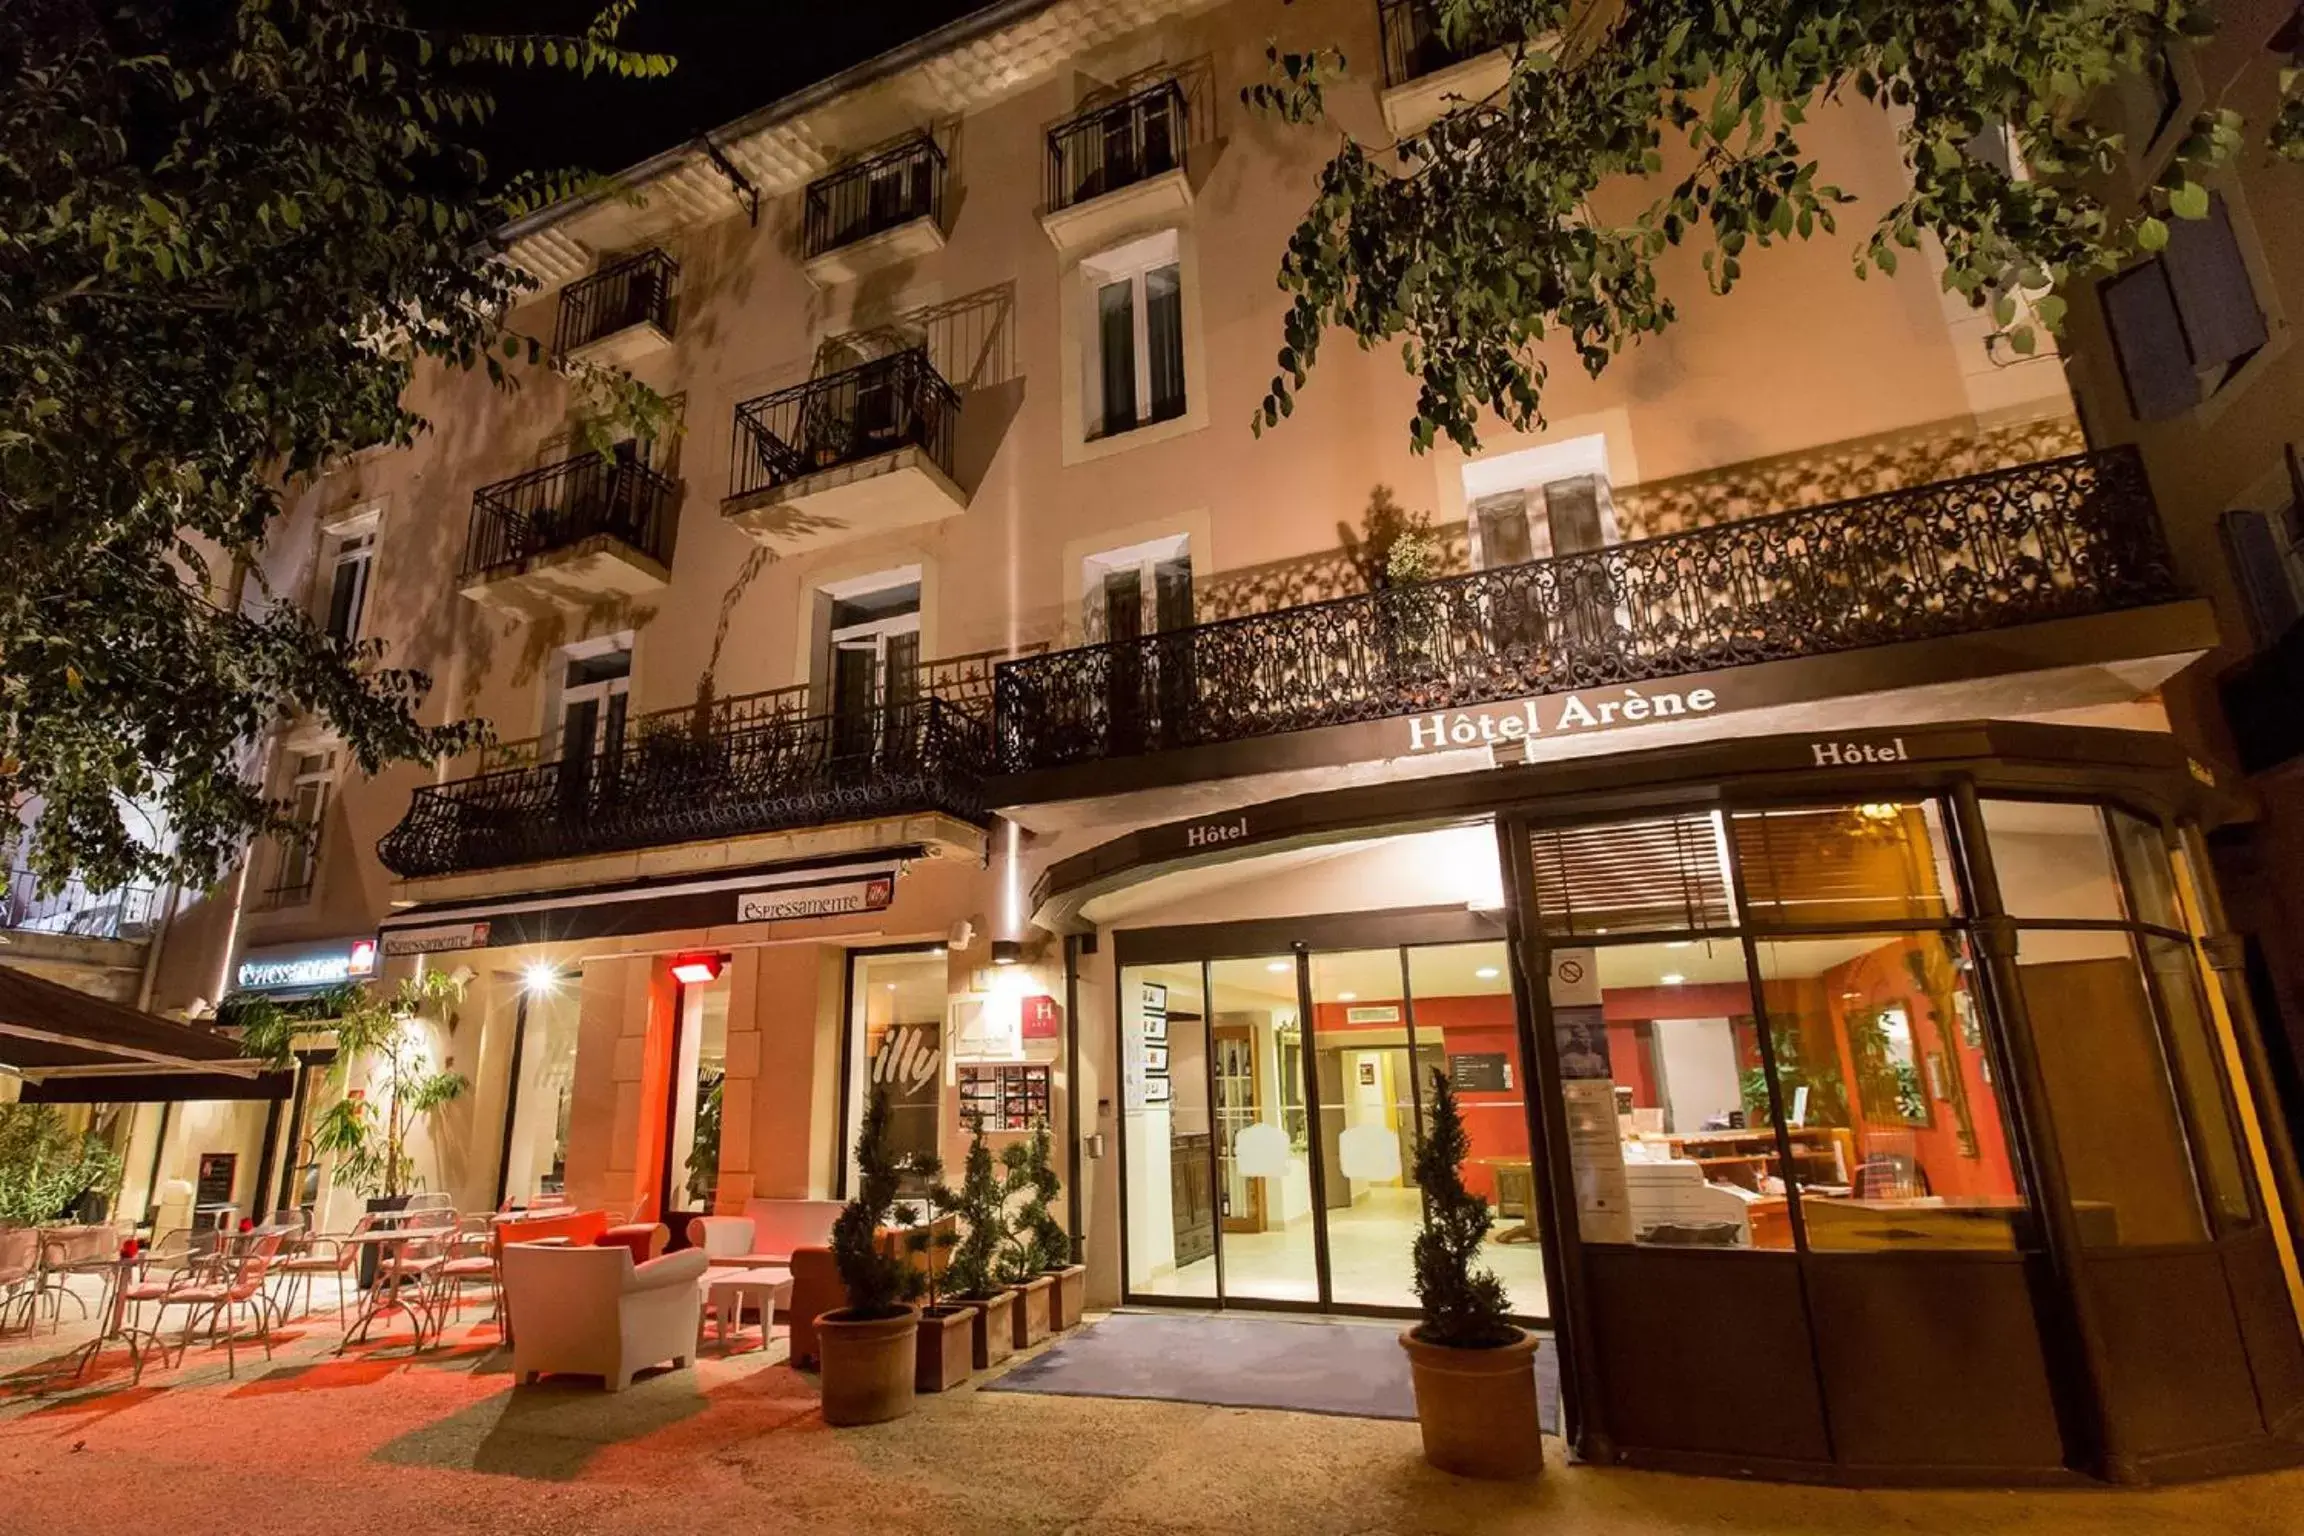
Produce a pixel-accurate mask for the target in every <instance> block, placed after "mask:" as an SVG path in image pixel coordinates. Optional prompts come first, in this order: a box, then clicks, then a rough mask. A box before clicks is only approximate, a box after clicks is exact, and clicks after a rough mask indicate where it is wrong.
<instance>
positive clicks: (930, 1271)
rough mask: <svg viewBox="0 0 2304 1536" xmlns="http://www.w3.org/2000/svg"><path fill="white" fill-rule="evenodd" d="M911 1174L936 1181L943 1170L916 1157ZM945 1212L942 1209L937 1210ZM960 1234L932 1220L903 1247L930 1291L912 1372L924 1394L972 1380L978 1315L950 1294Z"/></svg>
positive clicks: (936, 1186)
mask: <svg viewBox="0 0 2304 1536" xmlns="http://www.w3.org/2000/svg"><path fill="white" fill-rule="evenodd" d="M912 1171H913V1172H914V1173H915V1174H918V1175H919V1176H921V1177H922V1178H927V1179H931V1180H933V1179H935V1177H936V1176H937V1175H938V1174H939V1173H941V1172H942V1171H943V1170H942V1167H941V1165H940V1164H939V1162H938V1160H937V1159H935V1158H932V1157H918V1156H916V1157H914V1158H913V1159H912ZM942 1188H943V1185H942V1184H941V1183H932V1184H931V1185H930V1186H929V1200H930V1203H931V1204H933V1203H934V1201H935V1197H936V1192H937V1191H938V1190H940V1189H942ZM938 1210H939V1212H941V1207H938ZM912 1214H913V1213H912V1212H911V1211H909V1210H901V1209H900V1217H901V1219H905V1220H907V1221H908V1220H909V1219H910V1217H911V1215H912ZM958 1241H959V1235H958V1234H957V1233H955V1232H953V1231H951V1230H950V1229H948V1228H947V1229H946V1230H944V1231H938V1230H937V1229H936V1224H935V1222H934V1221H933V1220H931V1221H927V1222H923V1223H921V1224H919V1225H917V1226H914V1227H912V1228H911V1229H910V1230H909V1231H907V1232H906V1233H905V1234H904V1247H905V1250H906V1252H908V1253H909V1254H910V1255H911V1256H912V1267H913V1268H914V1269H916V1270H918V1271H919V1272H920V1274H921V1276H922V1277H923V1283H924V1284H925V1286H926V1288H927V1295H928V1304H927V1305H926V1306H924V1307H922V1308H921V1309H920V1330H919V1336H918V1339H917V1341H916V1343H917V1351H918V1352H917V1354H916V1356H915V1359H914V1365H913V1372H912V1385H913V1388H914V1389H915V1390H917V1391H921V1392H942V1391H944V1390H946V1389H947V1388H950V1387H956V1386H958V1385H960V1383H962V1382H963V1381H966V1380H967V1379H968V1371H969V1368H970V1367H971V1366H972V1365H973V1364H974V1363H975V1359H976V1345H975V1339H974V1337H973V1335H974V1333H975V1319H976V1313H975V1311H974V1310H973V1309H972V1308H969V1307H963V1306H961V1305H959V1304H958V1303H957V1302H955V1301H953V1300H952V1298H951V1297H950V1296H949V1295H947V1294H946V1292H947V1289H948V1287H949V1286H950V1284H951V1272H950V1257H951V1252H952V1248H953V1246H954V1245H955V1244H956V1243H957V1242H958Z"/></svg>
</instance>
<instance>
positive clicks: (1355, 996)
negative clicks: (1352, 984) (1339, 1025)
mask: <svg viewBox="0 0 2304 1536" xmlns="http://www.w3.org/2000/svg"><path fill="white" fill-rule="evenodd" d="M1336 1001H1338V1002H1340V1003H1356V1002H1358V1001H1360V994H1359V993H1357V992H1339V993H1337V994H1336Z"/></svg>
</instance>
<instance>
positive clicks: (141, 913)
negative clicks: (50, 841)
mask: <svg viewBox="0 0 2304 1536" xmlns="http://www.w3.org/2000/svg"><path fill="white" fill-rule="evenodd" d="M154 901H155V892H154V891H153V889H152V887H150V886H148V885H122V886H115V887H113V888H112V889H111V890H105V891H100V890H95V889H92V888H91V887H90V886H89V884H88V883H87V882H86V881H85V880H82V879H81V878H80V877H79V876H77V875H75V876H73V877H72V878H71V879H69V880H67V881H65V882H64V883H63V885H61V886H59V887H57V888H55V889H53V890H49V891H42V890H41V889H40V880H39V877H38V876H36V875H34V874H33V873H32V871H30V870H28V869H12V870H10V871H9V872H8V889H7V895H6V897H5V905H0V931H4V932H5V933H7V934H8V936H9V941H10V942H11V943H15V942H16V941H17V940H18V939H19V938H20V937H21V936H23V935H28V934H49V935H54V936H58V937H68V938H76V939H148V938H150V937H151V936H152V925H153V920H154V916H155V913H154V911H153V907H154Z"/></svg>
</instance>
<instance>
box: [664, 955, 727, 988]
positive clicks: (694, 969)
mask: <svg viewBox="0 0 2304 1536" xmlns="http://www.w3.org/2000/svg"><path fill="white" fill-rule="evenodd" d="M672 979H673V980H674V981H677V982H679V983H680V984H681V985H683V986H689V987H701V986H703V985H705V984H706V983H707V982H714V981H718V980H719V979H720V957H719V956H718V955H682V956H680V957H679V958H678V959H676V960H674V961H673V962H672Z"/></svg>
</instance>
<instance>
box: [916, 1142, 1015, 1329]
mask: <svg viewBox="0 0 2304 1536" xmlns="http://www.w3.org/2000/svg"><path fill="white" fill-rule="evenodd" d="M928 1200H929V1203H930V1204H931V1205H933V1206H934V1207H935V1208H936V1210H937V1212H938V1214H940V1215H946V1216H951V1217H953V1218H955V1219H956V1220H957V1222H958V1223H959V1225H960V1226H961V1227H963V1228H964V1229H965V1231H964V1232H963V1233H962V1234H961V1235H960V1240H959V1243H958V1245H957V1246H956V1247H954V1248H953V1250H952V1259H951V1262H950V1264H949V1265H948V1266H947V1267H946V1271H945V1286H946V1296H945V1299H946V1300H948V1301H950V1302H951V1303H952V1304H953V1305H955V1306H960V1307H966V1308H967V1309H968V1313H969V1344H970V1351H971V1358H972V1360H973V1363H974V1365H975V1367H976V1369H977V1370H980V1371H982V1370H989V1369H990V1368H991V1367H993V1366H994V1365H997V1364H999V1363H1000V1362H1001V1361H1003V1360H1005V1359H1007V1358H1008V1357H1009V1355H1011V1354H1012V1353H1014V1352H1015V1348H1016V1344H1015V1338H1014V1330H1015V1327H1016V1321H1015V1312H1016V1293H1015V1292H1014V1291H1011V1290H1008V1289H1007V1288H1006V1287H1004V1286H1002V1285H1001V1283H1000V1248H1001V1243H1002V1242H1003V1240H1004V1239H1005V1238H1006V1236H1007V1231H1008V1225H1007V1204H1008V1194H1007V1190H1006V1188H1005V1186H1003V1185H1002V1183H1001V1182H1000V1174H999V1171H998V1169H997V1168H996V1167H995V1165H994V1163H993V1160H992V1149H991V1148H990V1147H988V1146H986V1145H985V1144H984V1123H983V1121H982V1120H981V1119H980V1118H978V1117H976V1116H973V1115H971V1116H970V1117H969V1122H968V1158H967V1161H966V1162H965V1163H964V1164H963V1165H962V1174H961V1179H960V1187H959V1188H958V1189H953V1188H951V1187H950V1186H948V1185H945V1184H938V1185H936V1186H935V1187H934V1188H933V1189H931V1190H930V1191H929V1192H928Z"/></svg>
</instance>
